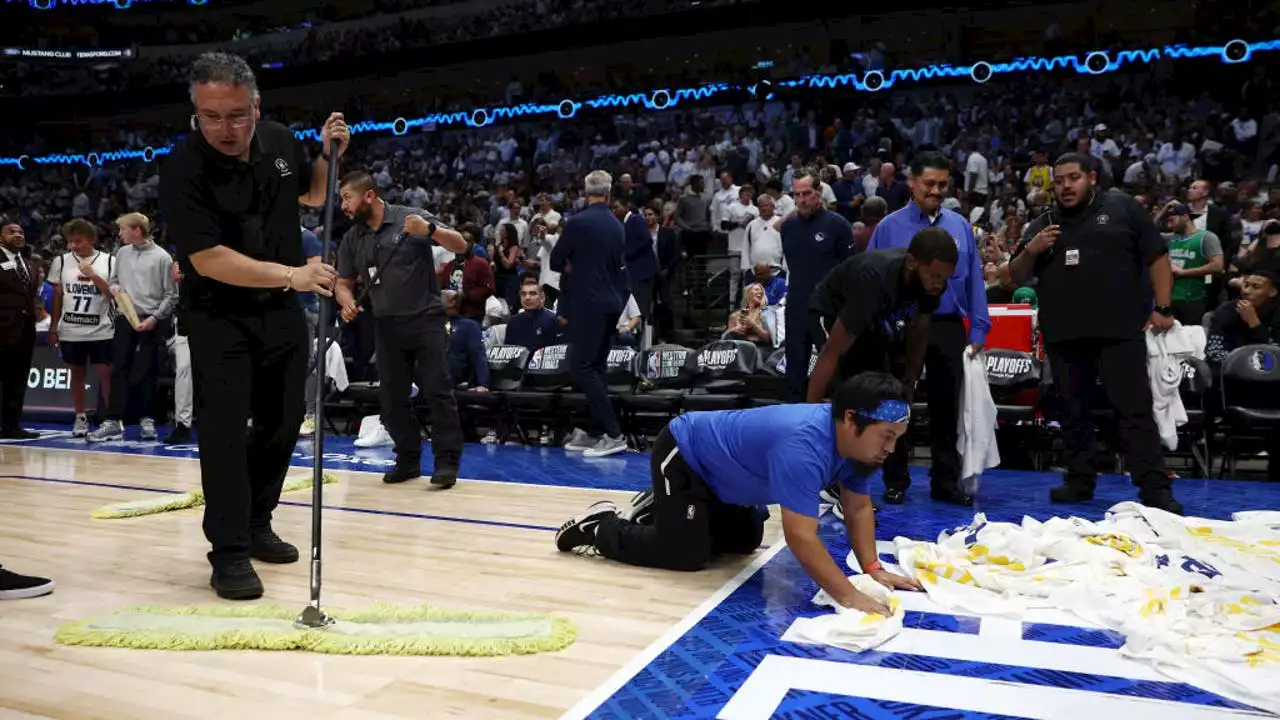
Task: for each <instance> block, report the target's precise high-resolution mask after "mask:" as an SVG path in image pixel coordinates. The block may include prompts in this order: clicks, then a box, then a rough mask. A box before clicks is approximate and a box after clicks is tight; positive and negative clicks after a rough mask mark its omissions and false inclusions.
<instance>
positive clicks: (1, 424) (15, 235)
mask: <svg viewBox="0 0 1280 720" xmlns="http://www.w3.org/2000/svg"><path fill="white" fill-rule="evenodd" d="M26 244H27V237H26V234H25V233H24V232H23V231H22V226H21V225H19V224H18V222H17V221H16V220H8V219H0V439H5V440H30V439H32V438H35V437H39V436H38V435H37V434H36V433H33V432H29V431H27V430H23V429H22V427H21V425H19V422H20V421H21V419H22V401H23V399H24V398H25V397H26V394H27V374H28V373H29V372H30V371H31V355H32V353H33V352H34V351H35V346H36V270H35V267H34V266H32V265H31V264H30V263H28V262H27V260H26V258H24V257H23V256H22V248H23V247H24V246H25V245H26ZM621 312H622V310H621V309H619V310H618V313H621ZM618 313H614V315H615V317H614V319H615V320H616V319H617V317H616V315H617V314H618Z"/></svg>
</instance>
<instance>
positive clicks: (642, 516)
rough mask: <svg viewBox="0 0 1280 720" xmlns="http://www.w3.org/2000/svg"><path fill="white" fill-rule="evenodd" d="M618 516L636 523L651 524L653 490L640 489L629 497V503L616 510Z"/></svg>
mask: <svg viewBox="0 0 1280 720" xmlns="http://www.w3.org/2000/svg"><path fill="white" fill-rule="evenodd" d="M618 517H619V518H620V519H622V520H624V521H626V522H632V523H635V524H637V525H652V524H653V490H641V491H640V492H638V493H636V494H635V495H634V496H632V498H631V504H630V505H628V506H627V507H624V508H622V509H620V510H619V511H618Z"/></svg>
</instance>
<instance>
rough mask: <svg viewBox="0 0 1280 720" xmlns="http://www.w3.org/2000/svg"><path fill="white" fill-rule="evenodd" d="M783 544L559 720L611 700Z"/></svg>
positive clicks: (575, 719) (578, 718)
mask: <svg viewBox="0 0 1280 720" xmlns="http://www.w3.org/2000/svg"><path fill="white" fill-rule="evenodd" d="M786 546H787V543H786V542H784V541H783V540H782V539H781V538H779V540H778V542H776V543H774V544H773V545H772V546H771V547H770V548H769V549H768V550H765V551H764V552H763V553H761V554H760V555H759V556H758V557H757V558H756V559H755V560H753V561H752V562H751V564H750V565H748V566H746V567H744V568H742V570H741V571H740V572H739V573H738V574H737V575H734V576H733V578H732V579H730V580H729V581H728V582H726V583H725V584H724V585H723V586H722V587H721V588H720V589H719V590H717V591H715V593H713V594H712V595H711V597H709V598H707V599H706V600H705V601H703V603H702V604H701V605H699V606H698V607H696V608H694V610H693V612H690V613H689V614H688V615H685V616H684V618H683V619H682V620H681V621H680V622H678V623H676V625H675V626H674V627H672V628H671V629H670V630H668V631H667V632H665V633H663V634H662V637H659V638H658V639H657V640H654V641H653V642H652V643H651V644H650V645H649V647H647V648H645V649H644V650H643V651H641V653H640V654H639V655H636V656H635V657H634V658H632V659H631V662H628V663H627V664H626V665H623V666H622V669H620V670H618V672H616V673H614V674H613V675H611V676H610V677H609V679H608V680H605V681H604V682H603V683H601V684H600V686H599V687H597V688H596V689H595V690H592V691H591V693H590V694H589V695H587V696H586V697H584V698H583V699H582V700H581V701H579V702H578V704H577V705H574V706H573V707H572V708H570V709H569V711H568V712H566V713H565V714H564V715H561V716H560V717H561V720H582V719H583V718H586V717H587V716H588V715H590V714H591V713H592V712H594V711H595V710H596V708H598V707H600V706H601V705H603V704H604V702H605V701H606V700H608V699H609V698H610V697H612V696H613V694H614V693H616V692H618V691H619V690H621V689H622V686H624V685H626V684H627V682H628V681H630V680H631V678H633V677H635V676H636V674H637V673H639V672H640V671H641V670H643V669H644V668H645V666H647V665H648V664H649V663H651V662H653V661H654V660H655V659H657V657H658V656H659V655H661V654H662V652H663V651H664V650H666V649H667V648H669V647H671V646H672V645H673V644H675V642H676V641H677V640H679V639H680V637H681V636H682V635H684V634H685V633H687V632H688V631H689V630H691V629H692V628H693V626H694V625H697V624H698V622H699V621H701V620H702V618H704V617H706V616H707V615H708V614H710V613H711V611H712V610H714V609H715V608H716V606H717V605H719V604H720V603H722V602H724V599H725V598H727V597H729V596H730V595H731V594H733V591H734V590H737V589H738V588H739V587H742V585H743V583H745V582H746V581H747V580H749V579H750V578H751V576H752V575H755V574H756V573H757V572H759V571H760V569H761V568H762V567H764V566H765V563H768V562H769V561H770V560H772V559H773V557H774V556H775V555H777V554H778V553H779V552H781V551H782V549H783V548H785V547H786Z"/></svg>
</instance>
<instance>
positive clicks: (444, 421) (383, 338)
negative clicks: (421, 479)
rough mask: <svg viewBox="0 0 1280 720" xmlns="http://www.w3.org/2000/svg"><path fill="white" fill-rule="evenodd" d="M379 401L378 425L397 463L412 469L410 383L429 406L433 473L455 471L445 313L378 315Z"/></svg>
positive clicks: (457, 432) (414, 425)
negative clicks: (387, 436)
mask: <svg viewBox="0 0 1280 720" xmlns="http://www.w3.org/2000/svg"><path fill="white" fill-rule="evenodd" d="M377 336H378V339H377V351H376V355H377V358H378V401H379V403H380V404H381V405H382V424H383V426H384V427H386V428H387V433H388V434H390V435H391V439H392V440H394V441H395V444H396V462H397V463H398V464H400V465H402V466H410V467H413V468H417V467H418V466H419V463H421V461H422V429H421V427H420V426H419V425H418V421H417V420H414V418H413V411H412V409H411V407H410V399H409V393H410V391H411V385H412V384H413V383H415V382H416V383H417V384H418V391H419V393H420V394H421V397H422V399H423V401H424V402H426V404H427V407H428V408H429V409H430V410H431V451H432V455H434V457H435V472H437V473H442V472H455V473H456V472H457V471H458V466H459V464H460V463H461V462H462V424H461V422H460V421H459V420H458V401H457V400H456V399H455V398H454V396H453V381H452V380H451V379H450V377H449V362H448V340H447V339H446V338H445V332H444V318H443V317H438V318H415V319H406V318H385V317H383V318H378V319H377Z"/></svg>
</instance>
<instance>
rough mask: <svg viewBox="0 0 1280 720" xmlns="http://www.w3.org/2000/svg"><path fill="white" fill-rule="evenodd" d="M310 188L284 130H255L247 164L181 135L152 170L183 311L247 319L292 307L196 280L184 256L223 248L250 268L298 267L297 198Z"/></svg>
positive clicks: (271, 296)
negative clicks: (253, 264)
mask: <svg viewBox="0 0 1280 720" xmlns="http://www.w3.org/2000/svg"><path fill="white" fill-rule="evenodd" d="M310 186H311V163H310V161H309V160H308V159H307V155H306V151H305V150H304V149H303V147H302V143H301V142H299V141H298V139H297V138H296V137H295V136H294V134H293V131H292V130H290V129H289V128H287V127H285V126H284V125H281V124H279V123H274V122H267V121H263V122H259V123H258V125H257V127H256V129H255V131H254V136H253V139H252V140H251V141H250V152H249V161H248V162H242V161H241V160H239V159H237V158H234V157H231V156H228V155H226V154H224V153H222V152H219V151H218V150H216V149H215V148H213V147H211V146H210V145H209V144H208V143H207V142H206V141H205V139H204V136H202V135H201V134H200V133H198V132H193V133H191V134H189V135H187V137H186V138H184V139H183V140H182V141H180V142H179V143H178V144H177V145H176V146H175V147H174V149H173V152H171V153H170V154H169V156H168V157H167V158H166V159H165V161H164V164H163V166H162V167H161V169H160V211H161V213H163V215H164V220H165V224H166V226H167V228H168V237H169V240H170V242H172V243H173V245H174V247H176V248H177V251H178V252H177V259H178V263H179V265H180V266H181V268H182V272H183V280H182V286H183V287H182V300H183V303H184V304H183V307H184V308H185V309H187V310H199V311H203V312H216V313H219V314H224V315H245V314H248V315H254V314H257V313H260V312H261V311H262V309H263V308H264V307H272V306H283V305H285V304H288V303H293V304H296V303H297V300H296V298H294V296H293V294H292V293H287V292H284V291H283V284H284V278H283V277H282V278H281V288H280V289H259V288H245V287H239V286H235V285H228V284H226V283H222V282H219V281H217V280H214V279H213V278H207V277H203V276H202V275H200V273H199V272H197V271H196V269H195V267H194V266H193V265H192V264H191V256H192V255H194V254H195V253H198V252H200V251H202V250H208V249H210V248H213V247H215V246H217V245H223V246H225V247H228V248H231V249H232V250H235V251H237V252H240V253H242V254H244V255H248V256H249V257H251V258H253V259H255V260H261V261H264V262H276V263H280V264H282V265H288V266H294V267H296V266H300V265H302V264H303V262H304V261H305V258H303V256H302V243H301V242H299V240H298V198H299V197H301V196H302V195H305V194H306V193H307V192H308V190H309V189H310Z"/></svg>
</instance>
